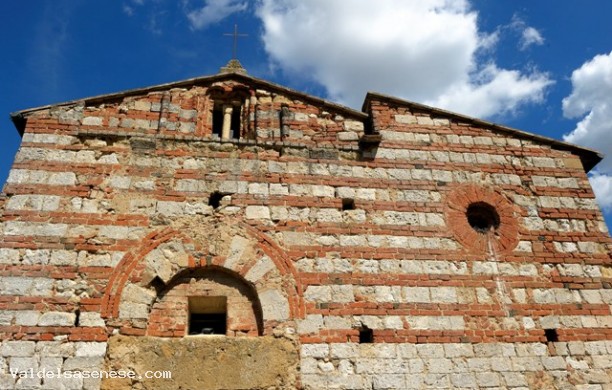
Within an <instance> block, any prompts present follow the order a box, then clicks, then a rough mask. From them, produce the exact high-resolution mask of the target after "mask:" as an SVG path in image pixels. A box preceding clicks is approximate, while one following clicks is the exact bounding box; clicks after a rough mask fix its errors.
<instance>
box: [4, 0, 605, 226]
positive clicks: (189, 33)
mask: <svg viewBox="0 0 612 390" xmlns="http://www.w3.org/2000/svg"><path fill="white" fill-rule="evenodd" d="M2 8H3V12H2V13H1V14H0V34H1V36H2V37H3V38H2V40H1V41H0V45H1V49H2V52H3V53H4V56H3V57H4V58H3V61H2V65H1V66H2V70H3V71H2V72H0V87H1V90H2V93H0V112H1V113H3V114H2V115H3V116H2V118H3V119H2V120H1V121H0V125H1V130H2V132H3V137H2V139H3V142H2V143H1V144H0V145H1V153H0V183H4V182H5V180H6V176H7V174H8V170H9V168H10V165H11V163H12V160H13V157H14V155H15V153H16V151H17V148H18V145H19V137H18V135H17V132H16V131H15V129H14V127H13V125H12V123H11V122H10V120H9V118H8V116H9V113H10V112H13V111H17V110H22V109H25V108H29V107H35V106H39V105H46V104H51V103H56V102H62V101H66V100H72V99H77V98H81V97H86V96H92V95H98V94H103V93H110V92H117V91H122V90H126V89H131V88H137V87H143V86H148V85H155V84H160V83H165V82H171V81H177V80H182V79H186V78H190V77H195V76H201V75H209V74H214V73H217V71H218V69H219V67H220V66H222V65H224V64H225V63H226V62H227V60H228V59H229V58H230V57H231V51H232V39H231V38H229V37H226V36H224V35H223V34H224V33H228V32H231V31H232V30H233V26H234V24H238V25H239V29H240V31H241V32H243V33H246V34H249V36H248V37H247V38H243V39H240V41H239V46H238V58H239V59H240V61H241V62H242V64H243V65H244V66H245V68H247V70H248V71H249V73H250V74H251V75H253V76H256V77H260V78H263V79H267V80H270V81H272V82H276V83H279V84H283V85H286V86H288V87H291V88H294V89H298V90H301V91H304V92H306V93H310V94H314V95H318V96H321V97H324V98H328V99H331V100H334V101H336V102H339V103H343V104H346V105H349V106H352V107H354V108H360V105H361V102H362V101H363V98H364V96H365V92H366V91H368V90H371V91H376V92H381V93H386V94H390V95H394V96H399V97H402V98H405V99H409V100H413V101H416V102H420V103H425V104H430V105H434V106H438V107H442V108H446V109H450V110H452V111H457V112H460V113H463V114H468V115H472V116H477V117H480V118H484V119H488V120H491V121H494V122H497V123H501V124H504V125H507V126H511V127H515V128H519V129H522V130H526V131H530V132H533V133H538V134H542V135H545V136H549V137H553V138H556V139H566V140H568V141H570V142H574V143H578V144H581V145H584V146H587V147H591V148H595V149H598V150H600V151H601V152H603V153H605V154H607V155H611V156H610V157H608V158H606V159H604V161H603V162H602V163H600V164H599V166H598V167H596V169H595V170H594V172H593V174H592V175H591V182H592V184H593V186H594V189H595V191H596V193H597V197H598V200H599V202H600V204H601V205H602V207H604V211H605V216H606V219H607V221H608V225H609V226H610V225H611V224H612V39H611V38H610V37H612V24H611V23H610V22H609V15H611V14H612V2H610V1H609V0H585V1H582V2H576V1H575V0H555V1H533V0H531V1H527V0H512V1H500V0H377V1H371V0H350V1H349V0H257V1H246V0H180V1H177V0H112V1H104V2H102V1H96V2H94V1H87V0H53V1H51V0H48V1H42V0H36V1H35V0H21V1H11V2H5V3H4V4H3V7H2Z"/></svg>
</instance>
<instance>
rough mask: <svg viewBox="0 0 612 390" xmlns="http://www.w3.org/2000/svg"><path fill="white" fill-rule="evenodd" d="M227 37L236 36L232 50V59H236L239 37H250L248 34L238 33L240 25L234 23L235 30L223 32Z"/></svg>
mask: <svg viewBox="0 0 612 390" xmlns="http://www.w3.org/2000/svg"><path fill="white" fill-rule="evenodd" d="M223 35H225V36H226V37H232V36H233V37H234V50H233V51H232V59H233V60H235V59H236V46H237V45H238V37H248V36H249V35H248V34H238V25H237V24H234V32H233V33H231V34H230V33H226V34H223Z"/></svg>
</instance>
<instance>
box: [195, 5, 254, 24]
mask: <svg viewBox="0 0 612 390" xmlns="http://www.w3.org/2000/svg"><path fill="white" fill-rule="evenodd" d="M247 6H248V4H247V2H246V1H240V0H206V1H205V2H204V6H203V7H202V8H200V9H198V10H195V11H191V12H189V13H188V14H187V19H189V22H190V23H191V27H193V28H194V29H196V30H199V29H202V28H206V27H208V26H210V25H212V24H215V23H217V22H219V21H221V20H223V19H225V18H227V17H228V16H230V15H231V14H234V13H236V12H241V11H244V10H246V9H247Z"/></svg>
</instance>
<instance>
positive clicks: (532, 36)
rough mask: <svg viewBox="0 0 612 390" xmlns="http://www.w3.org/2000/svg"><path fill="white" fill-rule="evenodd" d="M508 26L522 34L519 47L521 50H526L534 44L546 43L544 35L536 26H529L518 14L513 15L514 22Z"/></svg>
mask: <svg viewBox="0 0 612 390" xmlns="http://www.w3.org/2000/svg"><path fill="white" fill-rule="evenodd" d="M507 27H509V28H510V29H512V30H514V31H516V32H518V33H519V34H521V39H520V41H519V49H521V50H526V49H528V48H529V47H530V46H532V45H538V46H540V45H543V44H544V37H543V36H542V34H541V33H540V32H539V31H538V30H536V29H535V28H534V27H530V26H528V25H527V23H525V21H524V20H523V19H522V18H521V17H520V16H518V15H517V14H514V15H513V16H512V22H511V23H510V25H509V26H507Z"/></svg>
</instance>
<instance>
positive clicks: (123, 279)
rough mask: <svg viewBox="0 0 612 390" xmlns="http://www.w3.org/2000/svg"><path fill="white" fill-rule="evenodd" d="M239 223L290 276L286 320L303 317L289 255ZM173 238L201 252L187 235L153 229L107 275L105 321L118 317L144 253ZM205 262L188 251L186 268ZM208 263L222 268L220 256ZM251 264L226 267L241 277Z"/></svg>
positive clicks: (286, 289) (300, 291) (299, 287)
mask: <svg viewBox="0 0 612 390" xmlns="http://www.w3.org/2000/svg"><path fill="white" fill-rule="evenodd" d="M241 225H242V226H241V227H242V228H243V229H244V230H245V232H246V233H247V234H249V235H250V236H251V237H253V238H255V239H256V240H257V242H258V244H257V245H258V247H259V248H260V249H261V250H262V251H263V253H264V254H265V255H267V256H268V257H269V258H270V259H271V260H272V262H273V263H274V265H275V267H276V269H277V270H278V272H279V274H280V275H281V276H282V277H288V278H289V279H290V283H285V284H284V285H283V291H284V293H285V294H283V295H285V296H286V298H287V300H288V306H289V318H288V320H293V319H298V318H303V317H304V310H305V309H304V302H303V299H302V296H303V287H302V285H301V284H300V283H299V279H298V278H297V271H296V270H295V268H294V267H293V264H292V263H291V261H290V260H289V258H288V257H287V256H285V254H284V251H283V250H282V248H281V247H280V246H279V245H278V244H277V243H275V242H274V241H273V240H272V239H270V238H269V237H268V236H266V235H265V234H263V233H261V232H259V231H258V230H256V229H255V228H253V227H251V226H248V225H243V224H241ZM172 240H178V241H180V242H182V243H183V244H189V245H191V246H193V247H194V249H195V250H194V251H193V252H194V253H204V252H203V251H202V250H201V249H202V247H204V246H203V245H198V244H197V243H194V242H193V240H192V239H191V238H190V237H188V236H187V235H185V234H183V233H181V232H179V231H176V230H174V229H172V228H165V229H162V230H156V231H154V232H151V233H150V234H148V235H147V236H146V237H145V238H144V239H143V241H142V242H143V244H142V245H141V246H139V247H138V248H136V249H134V250H132V251H130V252H128V253H126V254H125V255H124V256H123V258H122V259H121V261H120V262H119V264H117V266H116V267H115V269H114V271H113V273H112V274H111V276H110V277H109V279H108V283H107V286H106V289H105V292H104V295H103V297H102V302H101V315H102V317H103V318H105V319H107V320H108V319H116V318H118V316H119V304H120V301H121V296H122V292H123V289H124V287H125V286H126V284H127V283H128V282H129V281H130V277H131V275H132V274H133V273H134V272H135V271H136V269H137V267H138V265H139V264H140V263H141V261H142V260H143V259H144V258H145V257H146V256H147V254H149V253H150V252H151V251H153V250H155V249H156V248H157V247H159V246H160V245H162V244H164V243H167V242H170V241H172ZM207 265H208V262H207V260H206V255H203V256H199V257H198V258H196V257H195V256H194V255H193V254H189V257H188V267H187V268H185V269H198V268H202V267H206V266H207ZM210 265H213V266H216V267H224V264H223V262H222V259H217V258H213V259H212V261H211V262H210ZM252 266H254V262H252V263H251V264H249V265H247V266H245V267H241V268H239V269H231V268H228V270H229V271H230V272H232V273H235V274H236V275H238V276H240V277H241V278H245V277H246V276H247V274H248V272H249V270H250V269H251V267H252ZM183 270H184V269H181V270H178V271H177V272H176V274H178V273H180V272H182V271H183ZM265 276H266V275H261V277H260V278H264V277H265ZM248 283H250V284H252V285H253V286H255V284H256V283H257V280H255V281H249V282H248ZM256 291H257V289H256ZM257 293H258V295H259V291H257ZM262 305H263V306H264V311H265V302H263V303H262ZM264 320H265V318H264Z"/></svg>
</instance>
